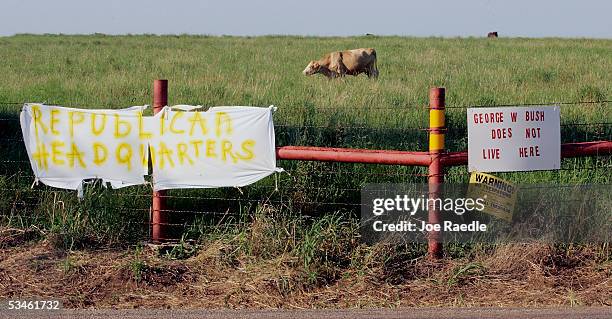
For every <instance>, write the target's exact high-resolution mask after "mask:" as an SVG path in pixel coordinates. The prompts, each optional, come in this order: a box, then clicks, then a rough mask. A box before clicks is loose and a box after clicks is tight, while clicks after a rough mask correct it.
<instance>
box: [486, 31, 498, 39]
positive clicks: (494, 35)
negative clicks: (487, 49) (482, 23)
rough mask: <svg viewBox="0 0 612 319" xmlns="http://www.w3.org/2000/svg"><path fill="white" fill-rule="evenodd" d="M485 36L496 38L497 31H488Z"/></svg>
mask: <svg viewBox="0 0 612 319" xmlns="http://www.w3.org/2000/svg"><path fill="white" fill-rule="evenodd" d="M487 37H488V38H497V31H496V32H489V33H487Z"/></svg>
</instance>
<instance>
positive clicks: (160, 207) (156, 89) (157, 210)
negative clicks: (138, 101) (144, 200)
mask: <svg viewBox="0 0 612 319" xmlns="http://www.w3.org/2000/svg"><path fill="white" fill-rule="evenodd" d="M166 105H168V80H155V82H153V113H154V114H157V113H159V112H161V110H162V109H163V108H164V106H166ZM165 195H166V191H156V192H155V191H154V192H153V214H152V215H153V216H152V218H151V224H152V230H151V241H153V242H154V243H159V242H161V241H163V240H164V239H167V236H166V229H165V228H166V227H165V224H167V223H168V218H167V216H166V214H165V209H166V198H165V197H164V196H165Z"/></svg>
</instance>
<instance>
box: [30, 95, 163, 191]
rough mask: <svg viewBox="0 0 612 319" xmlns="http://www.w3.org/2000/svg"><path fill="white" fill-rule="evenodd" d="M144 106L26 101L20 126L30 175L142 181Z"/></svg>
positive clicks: (72, 183)
mask: <svg viewBox="0 0 612 319" xmlns="http://www.w3.org/2000/svg"><path fill="white" fill-rule="evenodd" d="M145 108H146V106H134V107H130V108H126V109H120V110H89V109H74V108H66V107H60V106H49V105H43V104H25V105H24V107H23V110H22V111H21V116H20V120H21V131H22V133H23V140H24V143H25V146H26V150H27V152H28V157H29V158H30V164H31V166H32V170H33V171H34V176H35V177H36V179H37V180H39V181H41V182H42V183H44V184H46V185H49V186H53V187H57V188H65V189H73V190H75V189H79V188H80V186H81V183H82V181H83V180H84V179H102V180H103V181H104V182H108V183H110V184H111V186H112V187H113V188H120V187H125V186H131V185H138V184H144V183H145V180H144V175H146V174H147V167H148V152H147V145H148V139H149V138H150V137H151V136H152V133H151V131H150V130H149V129H148V128H147V122H148V121H147V120H146V119H147V118H144V117H143V116H142V111H143V110H144V109H145Z"/></svg>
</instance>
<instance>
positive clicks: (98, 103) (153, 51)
mask: <svg viewBox="0 0 612 319" xmlns="http://www.w3.org/2000/svg"><path fill="white" fill-rule="evenodd" d="M357 47H373V48H375V49H376V50H377V55H378V67H379V69H380V78H379V79H378V80H370V79H367V78H366V77H365V76H360V77H346V78H344V79H338V80H333V81H330V80H327V79H325V78H323V77H322V76H314V77H306V76H304V75H302V73H301V71H302V70H303V69H304V67H305V66H306V65H307V63H308V61H309V60H314V59H318V58H319V57H320V56H322V55H323V54H324V53H326V52H329V51H335V50H341V49H349V48H357ZM611 52H612V40H588V39H553V38H551V39H504V38H499V39H486V38H485V39H483V38H466V39H459V38H456V39H443V38H405V37H351V38H316V37H275V36H269V37H254V38H246V37H205V36H164V37H158V36H104V35H92V36H61V35H46V36H34V35H18V36H14V37H5V38H0V57H1V58H2V63H0V128H1V130H0V131H2V132H3V136H1V137H0V154H1V155H0V157H1V158H0V163H1V166H0V188H1V189H3V190H2V191H0V214H1V215H0V225H2V229H3V231H5V230H6V233H3V236H2V240H0V248H2V247H7V246H8V247H11V246H15V245H21V244H22V242H23V241H24V240H26V239H32V238H34V239H39V238H41V237H40V236H41V234H42V238H46V239H45V240H46V241H50V242H51V243H52V245H51V246H53V247H59V248H61V249H63V250H65V251H69V252H70V251H72V250H73V249H78V248H91V247H99V246H107V245H111V246H112V245H124V244H128V245H132V244H135V243H137V242H138V241H139V240H141V239H143V238H146V237H147V228H146V225H145V224H146V222H147V220H148V215H149V206H150V193H151V189H150V188H149V187H146V186H143V187H132V188H128V189H125V190H118V191H113V190H105V189H102V188H101V187H99V185H92V186H88V187H87V189H86V196H85V199H84V200H82V201H79V200H77V198H76V196H75V194H74V193H73V192H65V191H59V190H54V189H50V188H47V187H44V186H35V187H34V188H31V187H30V186H31V184H32V181H33V177H32V176H31V175H32V173H31V170H30V168H29V164H28V163H27V162H25V161H27V157H26V155H25V151H24V149H23V145H22V143H23V142H22V141H20V137H21V133H20V130H19V123H18V121H17V116H18V113H19V110H20V108H21V105H20V104H21V103H23V102H46V103H47V104H55V105H64V106H72V107H83V108H98V107H105V108H120V107H125V106H131V105H142V104H151V103H152V83H153V80H155V79H159V78H165V79H168V80H169V103H170V104H201V105H205V106H216V105H257V106H268V105H271V104H273V105H276V106H278V108H279V111H278V112H277V113H276V114H275V124H276V125H277V127H276V135H277V136H276V139H277V145H310V146H330V147H357V148H368V149H397V150H410V151H425V150H426V147H427V132H426V131H424V130H422V129H423V128H426V127H427V125H428V112H427V109H426V106H427V103H428V101H427V99H428V90H429V88H430V87H433V86H443V87H445V88H446V90H447V106H449V107H450V108H449V109H448V111H447V127H448V128H449V132H448V135H447V147H448V149H449V150H450V151H461V150H465V149H466V147H467V133H466V127H465V122H466V120H465V109H464V108H463V107H466V106H480V105H500V104H512V105H521V104H523V103H528V104H533V103H554V102H597V101H605V100H611V99H612V73H611V72H610V70H612V58H611V55H610V53H611ZM561 122H562V140H563V142H580V141H593V140H612V126H611V125H610V124H609V123H611V122H612V105H611V103H605V102H602V103H576V104H569V105H562V106H561ZM602 123H603V124H602ZM605 123H607V124H605ZM585 124H586V125H585ZM279 166H280V167H284V168H286V169H287V171H288V172H289V174H282V175H280V176H278V185H279V190H275V185H276V181H275V178H274V177H270V178H267V179H265V180H263V181H261V182H259V183H257V184H255V185H254V186H250V187H246V188H244V189H242V190H236V189H219V190H189V191H181V190H174V191H170V192H169V194H170V195H171V196H175V198H173V199H171V200H170V203H169V205H170V207H169V208H170V209H171V210H174V211H175V212H172V222H173V223H176V224H177V225H178V226H177V227H176V230H175V233H174V235H176V236H178V237H181V236H182V237H183V238H184V239H194V240H196V243H206V245H211V246H213V247H217V246H220V248H219V249H220V250H221V253H220V254H219V256H221V257H219V258H221V259H222V260H221V262H222V263H223V265H224V267H230V268H232V267H234V268H232V269H236V267H238V268H239V267H243V266H244V265H245V263H246V264H247V265H253V267H261V269H266V268H267V269H273V270H274V271H272V272H273V273H271V274H267V275H269V276H272V277H273V280H275V285H277V286H278V287H280V288H278V287H277V288H278V289H280V290H279V291H280V292H278V294H280V296H281V297H280V298H281V299H282V297H283V296H285V295H284V294H292V293H293V292H295V291H301V292H304V291H308V290H309V289H314V288H312V287H323V286H325V285H328V284H330V283H334V282H337V281H338V280H339V279H340V278H344V277H343V275H342V273H344V272H347V273H350V274H353V275H354V276H357V277H358V278H361V279H364V278H365V277H359V276H361V275H364V276H366V277H367V276H374V275H376V276H382V277H383V278H386V279H384V280H387V279H389V280H391V281H390V282H385V285H393V280H394V279H393V278H395V277H393V276H400V275H399V272H398V269H399V268H397V267H399V266H398V265H404V266H405V267H408V266H410V265H411V264H410V260H413V259H414V258H420V256H423V254H424V251H425V250H424V247H423V246H418V245H417V246H411V247H404V248H403V249H400V248H398V249H397V250H393V249H391V250H388V249H386V248H385V249H382V250H381V248H380V247H374V248H372V247H370V248H367V247H364V246H363V245H361V244H360V243H359V240H358V237H359V234H358V225H357V224H356V221H355V219H354V218H352V217H351V216H353V217H354V214H355V213H356V212H357V213H358V206H356V205H355V204H356V203H358V202H359V189H360V187H361V186H362V185H363V184H365V183H373V182H425V181H426V177H424V176H423V174H426V170H425V169H424V168H415V167H396V166H371V165H358V164H331V163H314V162H311V163H307V162H299V163H297V162H283V161H281V162H279ZM611 166H612V159H611V158H610V157H609V156H608V157H599V158H583V159H568V160H563V162H562V167H563V169H562V170H560V171H543V172H532V173H507V174H498V175H499V176H501V177H505V178H508V179H510V180H512V181H514V182H517V183H549V184H553V183H554V184H585V183H595V184H610V183H611V182H612V174H611ZM446 180H447V181H449V182H462V183H465V182H467V180H468V174H467V170H466V168H465V167H457V168H452V169H450V170H449V171H448V175H447V179H446ZM179 211H185V212H184V213H180V212H179ZM209 211H214V212H217V213H221V214H222V215H223V216H222V217H221V218H222V219H221V221H222V222H219V218H218V217H215V216H216V215H215V216H212V217H211V216H210V215H209V214H206V213H204V212H209ZM194 216H195V219H194ZM236 226H237V227H236ZM16 229H17V230H16ZM24 229H25V230H24ZM22 230H23V231H22ZM4 234H8V235H4ZM26 241H27V240H26ZM215 245H217V246H215ZM179 247H181V248H179V249H178V250H177V251H174V250H173V251H172V252H171V253H170V256H171V258H172V259H176V258H189V257H191V256H193V255H194V254H195V253H194V252H193V251H192V250H190V249H187V248H185V247H186V246H185V247H184V246H179ZM447 248H448V249H447V252H448V255H449V256H452V257H456V258H467V259H466V260H463V261H461V262H460V263H459V264H457V265H454V264H453V265H452V266H448V267H450V268H449V269H446V270H445V271H447V272H445V273H444V275H441V276H443V279H442V280H443V281H444V282H446V283H448V285H447V288H448V287H451V286H452V287H454V285H455V284H456V281H463V280H464V279H466V278H467V279H469V280H471V279H470V278H472V277H473V276H485V277H486V276H487V274H491V273H490V272H487V271H484V270H482V269H483V267H484V268H486V265H485V264H486V263H487V261H483V260H484V259H482V256H483V254H484V255H486V256H490V257H491V256H492V257H491V258H497V259H495V261H494V262H495V263H498V264H503V262H501V261H499V260H501V259H499V258H502V256H503V255H504V251H503V249H509V248H503V247H502V248H501V249H502V250H501V251H494V250H495V248H486V249H485V248H482V247H480V248H474V247H468V248H469V249H466V247H465V246H461V245H459V246H449V247H447ZM139 249H140V248H139ZM490 249H493V250H490ZM537 249H539V250H538V251H536V252H535V253H538V254H540V255H537V256H536V257H534V258H536V259H537V262H536V263H541V264H545V266H546V267H549V268H550V267H553V268H554V267H555V265H556V264H554V262H553V265H552V266H551V265H550V264H547V263H548V262H549V260H548V259H547V258H549V257H550V259H554V260H555V262H556V260H557V259H555V258H556V257H558V255H563V256H561V257H563V258H561V257H559V258H560V259H559V260H561V262H564V260H566V259H568V258H569V259H568V260H574V259H576V260H582V259H581V258H583V257H582V256H583V255H582V252H581V251H582V250H580V253H576V251H578V250H576V249H575V248H572V246H569V247H567V246H563V247H560V248H559V247H556V248H550V247H548V248H542V247H539V248H537ZM542 249H544V250H545V251H547V252H548V254H549V255H548V256H549V257H546V255H545V254H544V255H542V253H540V252H539V251H540V250H542ZM588 250H589V251H588V253H585V254H586V255H588V256H596V257H593V258H591V257H589V258H590V260H592V261H594V262H596V263H597V265H595V266H593V269H595V270H593V269H591V268H589V271H594V272H595V273H596V274H595V277H597V276H601V275H602V271H603V272H604V273H606V272H609V271H610V267H611V266H610V262H609V260H610V249H609V246H608V244H604V245H603V246H597V247H595V248H593V247H589V248H588ZM6 252H7V253H8V252H11V250H6ZM514 253H516V252H514ZM128 254H131V252H130V253H128ZM134 254H135V255H137V254H139V253H134ZM226 255H227V256H226ZM71 256H72V255H71V253H68V254H67V255H61V256H60V257H58V258H60V260H61V262H63V263H67V266H66V267H68V268H69V271H67V272H65V273H64V276H72V275H71V274H72V272H71V270H70V269H72V268H71V267H72V266H71V259H70V258H74V257H71ZM224 256H225V257H224ZM228 256H229V257H228ZM128 257H129V256H128ZM122 258H123V257H122ZM286 258H289V259H290V262H288V263H289V264H287V260H285V259H286ZM564 258H566V259H564ZM585 258H586V257H585ZM77 259H78V257H77ZM123 259H125V258H123ZM127 259H129V261H126V263H127V264H126V265H124V266H125V267H126V268H125V269H128V272H129V273H130V274H132V275H134V276H135V277H138V274H140V273H141V272H142V271H145V272H146V271H152V270H151V269H152V268H151V267H153V266H152V264H150V263H153V262H152V261H149V264H147V261H143V260H142V258H140V257H134V258H127ZM498 259H499V260H498ZM27 260H28V259H27V258H26V259H24V261H23V262H27ZM296 260H297V261H296ZM487 260H488V259H487ZM79 262H81V261H79ZM251 262H253V263H252V264H251ZM276 262H278V263H277V264H274V265H272V266H270V263H276ZM573 262H574V261H572V263H573ZM483 263H484V264H483ZM529 263H532V264H533V261H532V260H531V259H530V260H528V261H526V262H525V264H529ZM498 264H496V265H497V266H495V267H498V266H499V265H498ZM578 264H580V262H578ZM474 265H475V266H474ZM483 265H484V266H483ZM580 265H582V264H580ZM602 265H603V266H602ZM455 266H456V267H455ZM591 266H592V265H591V264H589V267H591ZM4 267H8V264H7V265H4ZM79 267H80V266H79ZM147 267H148V268H147ZM270 267H271V268H270ZM283 267H288V268H283ZM419 267H420V266H419ZM423 267H425V268H427V267H429V266H423ZM457 267H458V268H457ZM466 267H467V268H466ZM521 267H522V266H521ZM525 267H527V266H525ZM542 267H544V266H542ZM546 267H544V268H546ZM598 267H599V268H598ZM281 268H282V269H285V270H287V269H291V271H288V270H287V271H286V272H285V273H281V272H282V271H281V270H280V269H281ZM434 268H435V267H434ZM434 268H430V270H431V269H434ZM498 268H499V267H498ZM498 268H495V269H497V270H495V271H502V272H503V270H499V269H498ZM502 268H503V267H502ZM544 268H543V269H544ZM78 269H81V268H78ZM122 269H123V268H122ZM261 269H260V270H261ZM419 269H420V268H419ZM546 269H548V268H546ZM602 269H603V270H602ZM434 270H435V269H434ZM294 271H295V272H297V273H298V274H297V275H296V274H295V273H293V272H294ZM378 271H382V272H383V273H382V274H380V273H378ZM415 271H417V270H415ZM419 271H425V270H423V269H421V270H419ZM432 271H433V270H432ZM521 271H522V272H520V273H521V274H523V273H525V272H527V273H529V271H530V270H526V269H521ZM543 271H548V270H543ZM67 274H68V275H67ZM389 274H391V275H389ZM514 274H516V273H514ZM586 274H587V272H586V271H585V276H587V275H586ZM589 274H592V273H591V272H589ZM267 275H266V274H264V275H263V277H265V278H267V277H266V276H267ZM279 276H280V277H279ZM402 276H404V275H401V276H400V277H402ZM444 276H446V277H444ZM608 276H609V273H608ZM425 277H427V275H425V274H424V273H419V274H417V275H415V277H414V278H425ZM595 277H593V278H595ZM62 278H63V277H62ZM292 278H293V279H292ZM367 278H370V277H367ZM402 278H403V279H401V280H400V281H401V282H404V283H405V282H410V280H412V279H410V278H408V279H406V278H404V277H402ZM414 278H413V279H414ZM453 278H454V279H453ZM538 278H539V277H538ZM405 280H408V281H405ZM469 280H468V281H469ZM543 280H544V279H543ZM451 282H452V284H451ZM279 285H280V286H279ZM313 285H314V286H313ZM443 286H444V285H443ZM364 287H369V286H367V285H366V286H364ZM452 287H451V288H452ZM589 287H592V286H589ZM597 287H599V286H597ZM5 288H6V287H5ZM13 288H14V287H13ZM362 288H363V287H362ZM396 288H397V287H396ZM451 288H448V289H451ZM523 288H524V287H522V288H521V287H519V288H517V289H518V290H517V291H520V290H521V289H523ZM587 288H588V287H587ZM600 288H601V287H599V288H597V289H600ZM49 289H51V288H49ZM394 289H395V288H394ZM441 289H442V288H441ZM448 289H447V292H448ZM462 289H463V288H462ZM500 289H502V288H500ZM569 289H570V290H571V289H582V288H576V287H575V286H571V287H570V288H569ZM589 289H590V288H589ZM597 289H595V291H598V290H597ZM587 290H588V289H587ZM15 291H18V290H15ZM564 291H565V290H564ZM398 293H399V292H398ZM463 293H466V292H463ZM561 293H566V291H565V292H561ZM590 293H592V290H589V292H588V293H585V294H583V295H580V294H578V295H577V296H578V297H576V296H574V297H575V298H577V300H579V301H581V302H583V303H585V302H586V300H588V299H589V298H590V297H589V296H590V295H589V294H590ZM275 296H276V295H275ZM293 297H295V296H293ZM379 297H380V296H379ZM574 297H572V298H574ZM275 298H276V297H275ZM295 298H297V297H295ZM394 298H395V297H394ZM474 298H476V297H474ZM564 298H565V297H564ZM606 298H607V299H606ZM264 299H265V298H264ZM383 299H384V298H383ZM562 299H563V298H562ZM570 299H571V298H570ZM610 299H611V296H610V295H609V293H608V294H607V295H605V296H604V301H603V302H597V301H596V302H595V304H606V302H610ZM262 300H263V299H262ZM385 300H387V299H385ZM563 300H565V299H563ZM572 300H573V299H572ZM359 302H362V301H359ZM388 302H389V303H388ZM525 302H528V301H525ZM551 302H552V301H551ZM554 302H555V303H562V302H563V301H559V299H555V301H554ZM587 303H588V302H587ZM73 304H75V305H80V303H79V301H74V303H73ZM306 304H308V303H307V302H306ZM390 304H392V303H391V302H390V301H388V300H387V301H385V302H382V301H381V302H380V303H377V302H373V303H372V305H385V306H388V305H390ZM473 304H488V303H486V302H485V303H478V302H476V301H474V303H473ZM491 304H494V302H493V301H492V302H491ZM510 304H512V303H510ZM536 304H538V303H537V302H536ZM540 304H546V302H545V301H542V302H541V303H540ZM608 304H609V303H608Z"/></svg>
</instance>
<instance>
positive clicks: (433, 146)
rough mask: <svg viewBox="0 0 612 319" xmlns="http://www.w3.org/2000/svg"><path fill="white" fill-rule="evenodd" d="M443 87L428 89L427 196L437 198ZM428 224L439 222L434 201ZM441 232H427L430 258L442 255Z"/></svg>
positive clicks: (441, 175) (441, 176)
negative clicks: (429, 157)
mask: <svg viewBox="0 0 612 319" xmlns="http://www.w3.org/2000/svg"><path fill="white" fill-rule="evenodd" d="M444 112H445V89H444V88H431V89H430V90H429V154H430V156H431V163H430V164H429V174H428V184H429V198H438V197H439V195H440V187H441V185H442V183H443V182H444V167H443V165H442V162H441V157H442V154H443V153H444V133H445V130H446V126H445V121H446V120H445V114H444ZM428 222H429V223H430V224H438V225H440V224H441V219H440V211H439V210H438V209H437V208H436V207H435V201H432V203H431V205H430V206H429V218H428ZM441 235H442V234H441V232H439V231H432V232H430V233H429V236H428V241H427V250H428V253H429V257H430V258H441V257H442V241H441Z"/></svg>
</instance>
